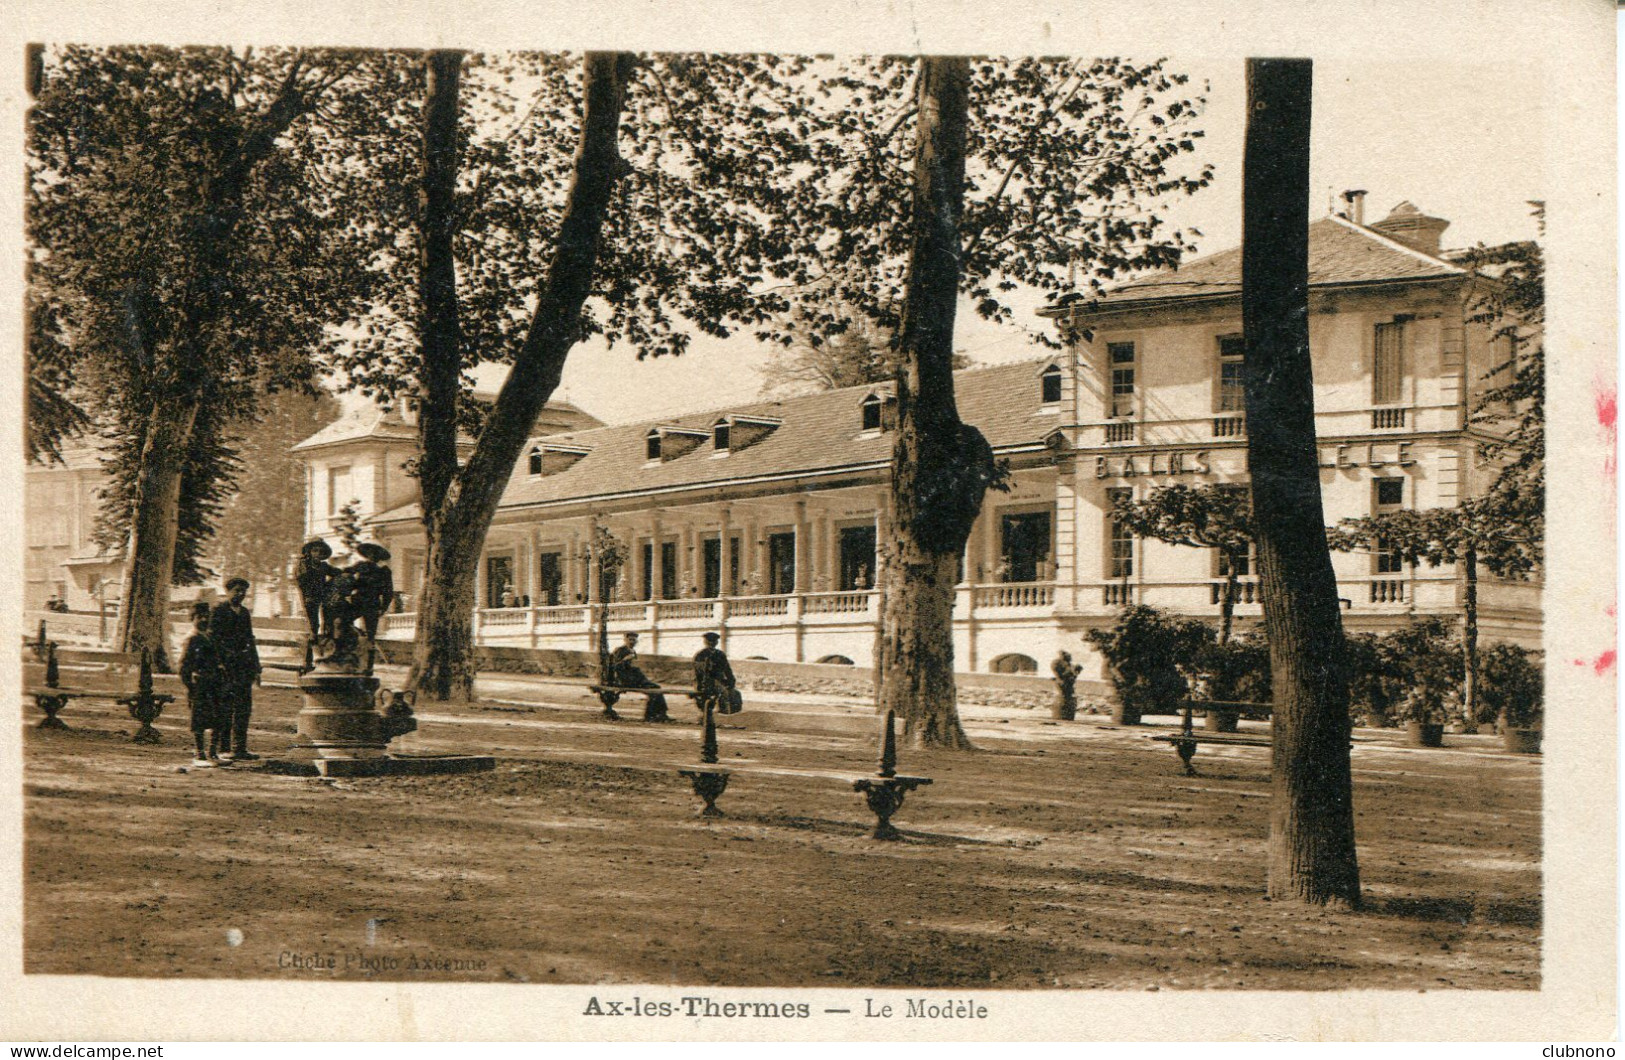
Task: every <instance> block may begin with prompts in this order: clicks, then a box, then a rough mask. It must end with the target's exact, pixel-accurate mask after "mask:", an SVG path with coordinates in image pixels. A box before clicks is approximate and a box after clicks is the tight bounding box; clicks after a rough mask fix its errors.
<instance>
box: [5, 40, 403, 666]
mask: <svg viewBox="0 0 1625 1060" xmlns="http://www.w3.org/2000/svg"><path fill="white" fill-rule="evenodd" d="M388 73H389V64H388V63H387V62H384V61H381V60H380V58H379V57H377V56H376V55H371V54H366V53H353V52H343V51H333V50H312V51H306V50H293V49H278V48H272V49H262V50H256V49H233V48H166V47H123V46H120V47H81V46H66V47H61V48H54V49H49V50H44V51H43V52H42V53H41V54H40V55H39V60H38V63H37V70H36V76H35V79H34V80H35V83H36V93H35V100H36V102H35V106H34V107H33V109H32V110H31V112H30V115H29V127H28V152H29V157H28V163H29V165H28V217H27V223H28V238H29V247H28V253H29V257H28V266H29V281H30V296H31V299H32V300H33V302H32V307H31V308H32V309H33V313H32V315H31V328H30V334H29V338H30V341H31V344H32V349H31V353H33V354H34V355H36V357H37V358H38V359H44V358H43V357H42V356H41V355H47V354H48V356H49V357H51V358H55V359H56V362H57V363H59V364H60V365H61V366H62V369H63V370H64V371H71V373H72V374H73V375H74V377H75V378H76V380H77V382H78V386H79V388H80V393H82V394H83V395H84V406H85V408H86V411H87V412H89V413H90V414H91V415H92V417H93V418H94V419H95V420H96V421H97V423H98V424H100V425H103V430H104V432H105V433H106V434H107V436H108V437H109V439H110V441H111V443H112V444H111V445H110V446H109V447H108V449H107V452H108V454H109V456H108V463H107V471H108V474H109V477H110V478H111V479H112V482H113V487H112V488H111V489H109V490H108V491H106V494H105V505H104V510H103V512H102V517H103V518H102V532H103V534H104V536H112V537H117V536H118V535H120V534H122V533H128V535H129V539H130V542H131V547H130V554H129V557H128V562H129V564H130V576H129V577H127V578H126V582H125V592H126V600H125V601H124V607H123V608H122V609H121V614H120V628H121V637H122V638H123V639H124V640H125V641H126V643H125V646H126V647H131V648H132V650H133V647H149V648H152V649H153V650H157V651H160V652H161V651H162V647H161V635H160V634H161V623H162V615H163V611H164V608H163V598H164V596H165V594H166V593H167V589H168V584H169V582H170V580H171V578H172V577H173V578H175V579H177V580H191V579H195V578H197V577H201V576H202V574H203V568H202V567H201V565H200V562H199V558H200V555H201V549H202V542H203V541H204V540H205V539H206V538H207V537H208V535H209V534H210V533H212V531H213V529H214V526H215V522H216V520H217V518H218V516H219V514H220V511H221V506H222V504H223V502H224V499H225V497H226V495H227V494H228V492H229V490H230V483H231V481H232V477H233V475H234V474H235V473H236V471H237V469H238V465H237V464H236V462H235V461H234V451H233V445H232V441H231V438H232V433H233V429H234V425H236V424H238V423H241V422H242V421H244V420H246V419H248V418H250V417H252V415H253V414H254V412H255V410H256V409H257V407H258V401H259V398H260V396H261V395H263V394H264V393H267V392H272V391H275V390H278V389H283V388H306V387H309V386H311V385H312V382H313V380H314V378H315V374H314V368H313V359H312V355H314V354H319V353H320V352H321V351H323V350H331V349H332V348H334V347H335V346H336V345H338V344H339V343H340V342H341V341H342V340H341V338H340V337H339V336H338V335H337V333H336V332H335V331H334V330H333V328H332V325H334V324H337V323H339V322H341V321H343V320H344V319H346V318H348V317H353V316H355V315H356V313H357V311H358V310H357V307H358V306H359V305H361V304H364V303H365V301H366V299H367V297H368V291H367V289H366V287H365V281H366V279H367V277H368V276H369V275H370V274H369V273H368V271H367V270H366V269H365V268H363V267H362V265H361V256H362V255H364V254H366V253H368V252H369V247H368V245H367V243H366V241H365V240H362V239H359V238H357V237H358V234H359V233H360V232H362V231H364V224H363V222H361V221H360V220H359V219H358V218H359V217H360V216H361V215H362V214H363V212H364V211H362V210H360V209H358V208H357V205H356V200H355V196H354V192H355V184H354V178H355V177H356V175H357V173H356V167H354V166H353V165H351V164H350V163H349V162H348V160H347V158H346V156H344V155H343V154H342V153H337V154H336V153H334V152H330V151H325V150H323V148H324V147H325V146H328V145H331V144H332V143H334V142H335V137H339V136H342V130H343V128H344V127H345V126H347V125H350V124H353V123H355V122H356V120H357V119H358V118H359V117H362V116H364V115H366V114H367V113H369V112H370V110H371V102H370V100H371V98H372V96H373V94H374V91H375V90H376V89H377V88H378V85H379V82H380V80H381V79H387V75H388ZM177 478H178V479H179V482H178V483H177V481H176V480H177ZM171 527H178V531H177V530H171V529H168V528H171ZM130 638H135V639H134V640H133V641H132V640H131V639H130ZM136 642H139V643H136ZM132 645H133V647H132Z"/></svg>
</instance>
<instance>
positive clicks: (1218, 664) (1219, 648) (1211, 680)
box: [1187, 633, 1270, 732]
mask: <svg viewBox="0 0 1625 1060" xmlns="http://www.w3.org/2000/svg"><path fill="white" fill-rule="evenodd" d="M1192 674H1193V678H1190V679H1187V680H1188V683H1190V684H1191V686H1192V687H1191V690H1190V698H1191V699H1193V700H1205V701H1208V702H1210V703H1214V704H1241V703H1268V702H1270V653H1269V644H1268V642H1267V641H1265V640H1264V638H1263V637H1262V636H1261V635H1259V634H1256V633H1250V634H1245V635H1243V636H1240V637H1236V638H1234V639H1232V640H1228V641H1220V642H1216V643H1212V642H1210V643H1202V644H1200V645H1198V646H1197V649H1196V653H1195V659H1194V663H1193V665H1192ZM1241 713H1242V708H1241V707H1239V706H1228V707H1225V706H1210V707H1208V708H1207V728H1208V729H1210V730H1212V731H1214V732H1235V731H1236V728H1237V722H1238V721H1239V720H1240V718H1241Z"/></svg>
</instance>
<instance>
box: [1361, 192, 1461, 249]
mask: <svg viewBox="0 0 1625 1060" xmlns="http://www.w3.org/2000/svg"><path fill="white" fill-rule="evenodd" d="M1370 227H1371V229H1372V230H1374V231H1377V232H1381V233H1382V234H1383V235H1385V236H1387V237H1388V238H1389V239H1394V240H1398V241H1399V242H1401V243H1404V244H1405V245H1406V246H1408V247H1414V248H1415V249H1417V250H1420V251H1421V252H1422V253H1424V254H1432V255H1433V256H1434V257H1438V255H1439V237H1440V236H1442V235H1444V230H1445V229H1446V228H1449V227H1450V222H1449V221H1446V220H1445V219H1444V218H1442V217H1429V216H1428V215H1427V214H1425V213H1423V212H1422V211H1421V210H1418V209H1417V208H1416V204H1415V203H1413V202H1411V201H1409V200H1406V201H1405V202H1402V203H1400V204H1399V205H1398V206H1395V207H1394V208H1393V211H1392V212H1390V213H1389V214H1388V216H1387V217H1384V218H1383V219H1382V220H1380V221H1377V222H1375V223H1374V224H1372V225H1370Z"/></svg>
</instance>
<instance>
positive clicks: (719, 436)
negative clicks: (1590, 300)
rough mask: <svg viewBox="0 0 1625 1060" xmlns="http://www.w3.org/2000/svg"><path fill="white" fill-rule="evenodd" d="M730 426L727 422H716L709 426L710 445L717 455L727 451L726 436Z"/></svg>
mask: <svg viewBox="0 0 1625 1060" xmlns="http://www.w3.org/2000/svg"><path fill="white" fill-rule="evenodd" d="M731 426H732V425H731V424H730V423H729V422H728V421H727V420H718V421H717V422H715V423H713V424H712V425H711V445H712V448H714V449H716V451H717V452H719V453H726V452H727V451H728V434H729V429H730V427H731Z"/></svg>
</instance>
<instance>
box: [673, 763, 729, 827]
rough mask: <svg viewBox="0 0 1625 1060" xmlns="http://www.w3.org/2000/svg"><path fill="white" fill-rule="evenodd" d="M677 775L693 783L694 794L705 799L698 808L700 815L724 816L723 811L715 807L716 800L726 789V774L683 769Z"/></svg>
mask: <svg viewBox="0 0 1625 1060" xmlns="http://www.w3.org/2000/svg"><path fill="white" fill-rule="evenodd" d="M679 776H684V777H687V778H688V779H689V780H690V781H691V782H692V783H693V785H694V794H696V795H698V796H699V797H700V798H702V799H704V800H705V806H704V808H703V809H701V810H700V816H701V817H722V816H724V814H723V812H722V811H721V810H719V809H717V800H718V799H719V798H721V797H722V793H723V792H725V791H727V790H728V774H726V773H710V772H706V771H705V770H698V769H692V770H691V769H685V770H682V771H681V772H680V773H679Z"/></svg>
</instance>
